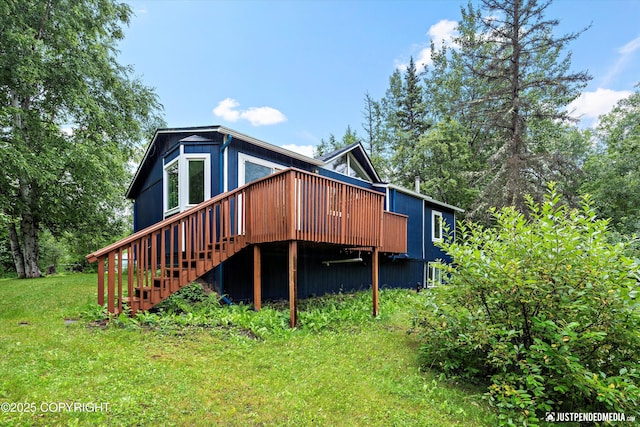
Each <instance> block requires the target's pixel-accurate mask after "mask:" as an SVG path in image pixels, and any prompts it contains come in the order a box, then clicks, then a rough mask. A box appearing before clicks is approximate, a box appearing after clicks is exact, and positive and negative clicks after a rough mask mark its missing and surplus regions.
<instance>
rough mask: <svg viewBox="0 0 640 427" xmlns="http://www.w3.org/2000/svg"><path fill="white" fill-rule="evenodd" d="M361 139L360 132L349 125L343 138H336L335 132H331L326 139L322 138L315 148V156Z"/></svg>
mask: <svg viewBox="0 0 640 427" xmlns="http://www.w3.org/2000/svg"><path fill="white" fill-rule="evenodd" d="M359 141H360V138H359V137H358V132H357V131H355V130H353V129H351V125H347V129H346V130H345V132H344V135H343V136H342V139H336V136H335V135H334V134H329V139H327V140H326V141H325V140H324V138H323V139H321V140H320V144H318V145H317V146H316V148H315V150H314V156H316V157H320V156H323V155H325V154H329V153H331V152H333V151H336V150H339V149H341V148H343V147H346V146H347V145H351V144H355V143H356V142H359Z"/></svg>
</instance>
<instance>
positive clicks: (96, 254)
mask: <svg viewBox="0 0 640 427" xmlns="http://www.w3.org/2000/svg"><path fill="white" fill-rule="evenodd" d="M295 170H296V169H295V168H287V169H283V170H281V171H278V172H276V173H273V174H271V175H267V176H265V177H262V178H260V179H257V180H255V181H251V182H250V183H248V184H245V185H243V186H241V187H238V188H236V189H233V190H230V191H227V192H224V193H220V194H217V195H215V196H213V197H211V198H210V199H207V200H205V201H203V202H201V203H199V204H197V205H195V206H193V207H191V208H189V209H187V210H185V211H182V212H180V213H177V214H175V215H172V216H170V217H169V218H166V219H163V220H162V221H159V222H157V223H155V224H153V225H150V226H149V227H147V228H143V229H142V230H140V231H137V232H135V233H133V234H131V235H129V236H127V237H125V238H123V239H121V240H118V241H117V242H115V243H112V244H110V245H108V246H105V247H104V248H102V249H99V250H97V251H95V252H92V253H90V254H89V255H87V256H86V257H85V258H86V259H87V261H88V262H90V263H93V262H96V261H97V260H98V259H99V258H100V257H102V256H104V255H107V254H108V253H109V252H111V251H114V250H116V249H118V248H120V247H123V246H127V245H128V244H129V243H131V242H133V241H136V240H138V239H139V238H140V237H143V236H146V235H148V234H152V233H154V232H158V231H160V230H162V229H163V228H164V227H166V226H167V225H169V224H172V223H174V222H178V221H180V220H182V219H183V218H187V217H188V216H189V215H191V214H193V212H196V211H198V210H201V209H203V208H206V207H207V206H209V205H213V204H216V203H218V202H220V201H221V200H224V199H225V198H230V197H233V196H234V195H235V194H237V193H239V192H241V191H243V190H245V189H247V188H248V187H251V186H254V185H256V184H258V183H260V182H262V181H266V180H267V179H273V178H275V177H276V176H279V175H283V174H285V173H289V172H291V171H295ZM303 172H304V171H303Z"/></svg>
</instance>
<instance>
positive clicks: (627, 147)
mask: <svg viewBox="0 0 640 427" xmlns="http://www.w3.org/2000/svg"><path fill="white" fill-rule="evenodd" d="M638 88H640V86H638ZM596 137H597V141H598V144H597V150H596V152H595V153H594V154H593V155H592V156H591V157H590V158H589V160H588V161H587V163H586V165H585V173H586V175H587V178H588V179H586V180H585V182H584V184H583V186H582V191H584V192H587V193H590V194H591V195H592V196H593V198H594V201H595V203H596V207H597V209H598V213H599V214H600V215H601V216H603V217H605V218H611V219H612V225H613V227H615V228H616V230H617V231H619V232H621V233H625V234H632V233H638V232H640V91H636V92H635V93H633V94H632V95H631V96H630V97H628V98H625V99H622V100H620V101H619V102H618V104H617V105H616V106H615V108H614V109H613V110H612V111H611V112H610V113H608V114H606V115H604V116H603V117H601V120H600V123H599V125H598V128H597V130H596Z"/></svg>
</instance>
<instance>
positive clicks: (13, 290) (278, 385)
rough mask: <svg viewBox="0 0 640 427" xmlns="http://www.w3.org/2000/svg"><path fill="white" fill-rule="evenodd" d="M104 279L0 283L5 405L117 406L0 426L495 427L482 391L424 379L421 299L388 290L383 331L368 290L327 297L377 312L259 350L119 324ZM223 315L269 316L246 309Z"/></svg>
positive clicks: (247, 336)
mask: <svg viewBox="0 0 640 427" xmlns="http://www.w3.org/2000/svg"><path fill="white" fill-rule="evenodd" d="M96 280H97V278H96V275H95V274H91V275H86V274H73V275H67V276H65V275H56V276H51V277H47V278H41V279H34V280H31V281H28V282H25V281H21V280H17V279H13V280H7V279H0V353H1V354H2V358H0V402H8V403H19V402H35V403H36V406H38V407H39V406H40V404H41V402H106V403H108V404H109V407H108V409H107V410H105V411H96V412H73V411H56V412H54V411H49V412H43V411H40V410H39V408H36V409H38V410H37V411H36V412H22V413H19V412H4V413H1V414H0V425H2V426H14V425H15V426H76V425H79V426H89V425H96V426H98V425H99V426H115V425H117V426H147V425H162V426H165V425H166V426H186V425H188V426H212V425H225V426H245V425H250V426H254V425H265V426H352V425H358V426H359V425H362V426H371V427H375V426H389V425H394V426H399V427H400V426H440V425H442V424H443V419H444V420H445V424H446V425H448V426H465V427H470V426H478V427H479V426H491V425H494V424H495V423H494V419H493V417H492V413H491V411H490V408H488V404H486V402H483V401H482V398H481V390H479V389H478V388H476V387H463V386H460V385H455V384H452V383H451V382H449V381H446V380H444V379H441V378H438V377H437V376H434V375H432V374H431V373H429V372H420V370H419V369H418V365H417V363H416V357H415V350H416V347H417V345H418V343H417V337H416V336H415V335H407V334H406V330H407V327H408V326H409V319H410V313H411V311H412V309H413V308H414V307H415V306H416V305H417V304H418V303H419V301H420V295H419V294H418V295H416V293H415V292H413V291H407V290H381V292H380V304H381V307H380V308H381V311H382V312H383V313H385V315H384V316H382V317H381V318H377V319H373V318H372V317H371V316H370V308H371V306H370V304H367V303H370V297H371V294H370V293H368V292H363V293H362V294H360V293H358V294H356V295H353V296H350V295H335V296H333V297H327V299H329V300H330V299H332V298H335V299H336V300H338V301H340V302H336V303H335V304H336V305H340V304H344V310H342V309H341V310H339V311H346V310H348V308H349V306H352V307H353V308H354V309H355V310H356V311H358V310H359V307H360V305H362V306H364V305H368V307H367V310H366V315H367V317H368V320H367V322H366V324H365V325H363V327H360V326H359V323H358V322H356V323H354V324H351V323H350V322H349V321H347V320H344V321H343V325H342V326H338V327H335V328H331V329H328V328H325V329H321V330H316V331H312V330H303V329H300V328H299V329H295V330H290V329H289V328H287V329H288V330H289V332H287V333H286V334H283V335H277V334H265V335H264V336H265V338H263V339H256V337H255V336H254V335H253V334H251V333H250V332H249V331H247V330H243V329H240V328H233V327H224V326H221V327H207V328H204V327H192V326H188V325H186V326H181V327H179V326H178V325H175V324H174V325H173V326H172V327H173V329H172V330H168V329H166V328H165V329H163V327H164V325H163V324H162V323H161V322H162V320H160V319H161V317H165V318H168V317H170V316H166V315H164V316H158V315H157V314H153V315H152V314H148V315H147V316H146V317H145V319H146V320H151V319H152V317H153V316H155V320H154V321H155V322H157V323H156V326H154V327H148V326H144V325H142V324H141V323H138V324H137V325H133V324H132V325H131V326H128V327H116V325H117V322H119V321H120V319H112V320H111V321H110V322H109V323H108V324H107V323H106V319H107V318H108V316H106V315H105V313H104V309H103V308H102V307H100V306H98V305H97V304H95V298H96V295H95V292H96ZM196 292H197V291H196ZM367 294H368V295H367ZM323 299H324V298H323ZM89 302H90V303H89ZM301 302H302V301H301ZM310 304H311V305H316V304H317V301H316V302H310ZM329 304H330V305H332V304H333V303H329ZM273 307H274V308H277V310H274V311H275V312H278V313H281V314H282V315H283V317H285V318H286V317H287V313H286V309H283V308H282V307H281V306H280V305H273ZM236 311H237V313H236ZM220 313H221V314H222V313H227V314H229V313H231V314H229V316H230V317H232V316H236V317H240V316H242V317H246V318H250V317H252V318H253V319H257V318H258V317H259V316H260V313H255V312H253V311H252V310H251V309H250V307H249V306H246V305H245V306H242V307H240V306H233V307H220ZM79 314H81V317H79ZM281 314H279V315H278V316H280V315H281ZM194 317H195V315H194ZM184 318H185V322H186V319H187V316H186V315H185V316H184ZM141 319H142V317H141ZM278 319H279V317H278ZM254 321H257V320H254ZM261 322H262V324H263V326H264V327H266V328H271V329H272V330H277V326H273V327H271V326H269V325H267V321H266V319H263V320H262V321H261ZM285 323H288V322H287V321H286V320H285ZM111 325H113V326H111Z"/></svg>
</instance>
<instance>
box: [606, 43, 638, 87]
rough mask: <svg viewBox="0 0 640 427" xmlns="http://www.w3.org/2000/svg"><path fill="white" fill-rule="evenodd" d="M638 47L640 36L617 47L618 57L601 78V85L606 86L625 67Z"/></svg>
mask: <svg viewBox="0 0 640 427" xmlns="http://www.w3.org/2000/svg"><path fill="white" fill-rule="evenodd" d="M638 49H640V36H638V37H636V38H635V39H633V40H631V41H630V42H628V43H627V44H625V45H624V46H622V47H620V48H618V59H617V60H616V62H615V63H614V64H613V65H612V66H611V67H609V70H608V71H607V74H606V75H605V76H604V77H603V78H602V85H603V86H607V85H608V84H609V83H611V81H613V79H614V78H615V77H616V76H617V75H618V74H620V73H621V72H622V71H623V70H624V69H625V68H626V66H627V63H628V62H629V59H630V58H631V57H632V56H633V54H634V53H635V51H637V50H638Z"/></svg>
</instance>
